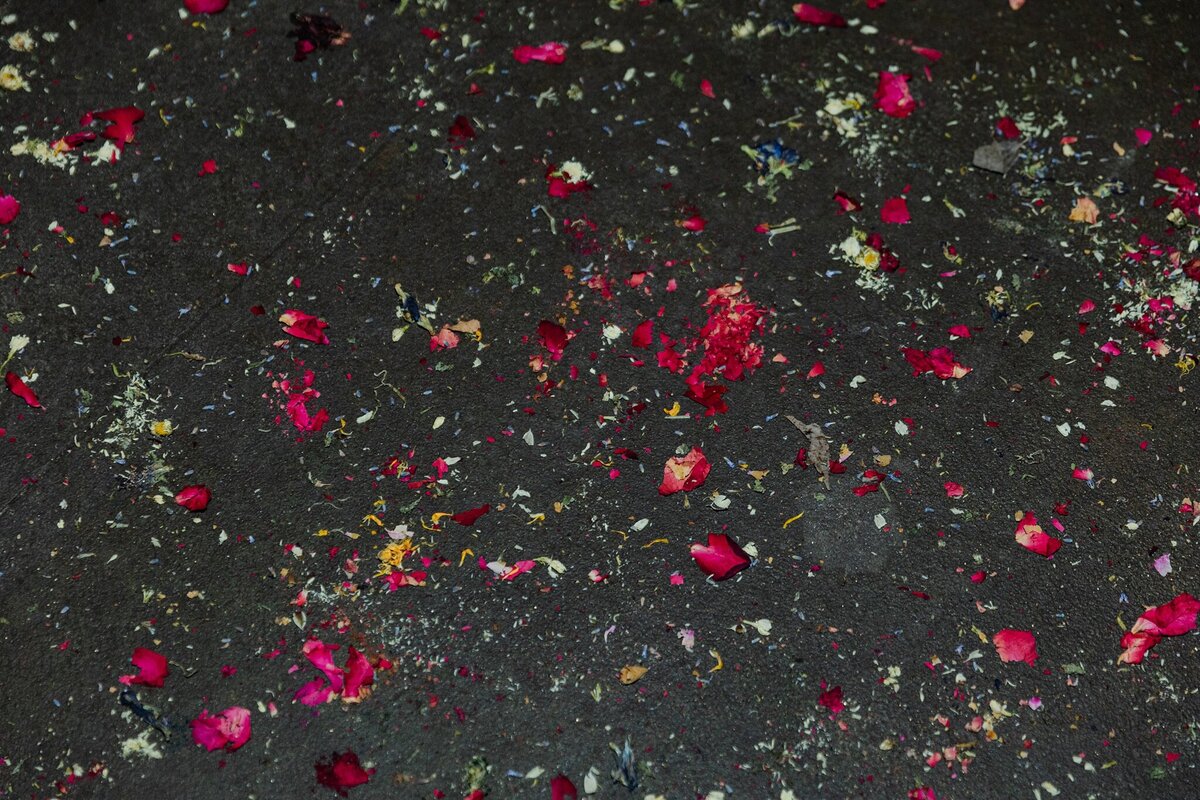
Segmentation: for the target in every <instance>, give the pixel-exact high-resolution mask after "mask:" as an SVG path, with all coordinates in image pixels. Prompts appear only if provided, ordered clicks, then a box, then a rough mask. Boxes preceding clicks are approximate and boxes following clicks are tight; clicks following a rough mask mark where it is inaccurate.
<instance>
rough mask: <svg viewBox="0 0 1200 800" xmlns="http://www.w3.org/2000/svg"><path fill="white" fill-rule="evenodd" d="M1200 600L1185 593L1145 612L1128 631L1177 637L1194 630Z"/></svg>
mask: <svg viewBox="0 0 1200 800" xmlns="http://www.w3.org/2000/svg"><path fill="white" fill-rule="evenodd" d="M1198 612H1200V600H1197V599H1196V598H1194V597H1192V596H1191V595H1190V594H1187V593H1186V592H1185V593H1183V594H1180V595H1178V596H1177V597H1175V598H1174V599H1173V600H1171V601H1169V602H1166V603H1163V604H1162V605H1161V606H1155V607H1154V608H1151V609H1149V610H1148V611H1146V613H1145V614H1142V615H1141V616H1140V617H1138V620H1137V622H1135V623H1134V624H1133V627H1132V628H1131V629H1130V630H1131V631H1132V632H1133V633H1143V632H1144V633H1153V634H1155V635H1157V636H1179V635H1180V634H1184V633H1189V632H1190V631H1193V630H1195V629H1196V615H1197V613H1198Z"/></svg>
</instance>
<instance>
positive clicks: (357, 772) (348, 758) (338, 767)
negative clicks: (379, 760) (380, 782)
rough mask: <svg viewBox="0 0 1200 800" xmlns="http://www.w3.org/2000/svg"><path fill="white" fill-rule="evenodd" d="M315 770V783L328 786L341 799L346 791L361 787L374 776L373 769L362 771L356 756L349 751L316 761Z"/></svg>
mask: <svg viewBox="0 0 1200 800" xmlns="http://www.w3.org/2000/svg"><path fill="white" fill-rule="evenodd" d="M316 770H317V783H319V784H321V785H322V786H328V787H329V788H330V789H333V790H334V791H335V792H337V793H338V794H339V795H341V796H342V797H345V796H346V790H347V789H353V788H354V787H355V786H362V785H363V784H364V783H366V782H367V781H369V780H370V779H371V776H372V775H374V774H375V770H373V769H363V766H362V764H361V763H360V762H359V760H358V756H357V755H356V754H355V753H353V752H351V751H349V750H347V751H346V752H345V753H334V754H333V755H332V756H330V757H329V758H328V759H326V760H322V761H318V762H317V764H316Z"/></svg>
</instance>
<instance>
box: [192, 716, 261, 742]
mask: <svg viewBox="0 0 1200 800" xmlns="http://www.w3.org/2000/svg"><path fill="white" fill-rule="evenodd" d="M191 725H192V741H194V742H195V743H196V744H198V745H200V746H202V747H203V748H204V749H205V750H208V751H209V752H212V751H213V750H218V749H221V748H224V749H225V750H228V751H230V752H232V751H234V750H237V749H238V748H239V747H241V746H242V745H244V744H245V743H246V742H248V741H249V740H250V710H249V709H247V708H242V707H241V706H230V707H229V708H227V709H225V710H224V711H222V712H221V713H219V714H209V713H208V709H204V710H203V711H201V712H200V716H199V717H197V718H196V719H194V720H192V723H191Z"/></svg>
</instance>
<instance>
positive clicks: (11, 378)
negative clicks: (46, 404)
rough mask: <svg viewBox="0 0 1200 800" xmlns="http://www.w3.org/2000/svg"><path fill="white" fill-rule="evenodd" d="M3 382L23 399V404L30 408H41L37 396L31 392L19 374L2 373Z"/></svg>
mask: <svg viewBox="0 0 1200 800" xmlns="http://www.w3.org/2000/svg"><path fill="white" fill-rule="evenodd" d="M4 382H5V383H6V384H8V390H9V391H10V392H12V393H13V394H15V395H16V396H17V397H19V398H21V399H22V400H24V401H25V405H27V406H29V407H30V408H41V407H42V403H41V401H40V400H38V396H37V395H36V394H34V393H33V389H30V388H29V386H28V385H27V384H26V383H25V381H23V380H21V376H20V375H18V374H17V373H15V372H7V373H5V375H4Z"/></svg>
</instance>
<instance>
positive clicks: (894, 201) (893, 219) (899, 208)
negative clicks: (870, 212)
mask: <svg viewBox="0 0 1200 800" xmlns="http://www.w3.org/2000/svg"><path fill="white" fill-rule="evenodd" d="M879 218H880V219H881V220H883V221H884V222H886V223H887V224H889V225H907V224H908V223H910V222H912V217H911V216H910V215H909V213H908V201H906V200H905V199H904V198H903V197H890V198H888V199H887V201H886V202H884V204H883V208H881V209H879Z"/></svg>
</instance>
